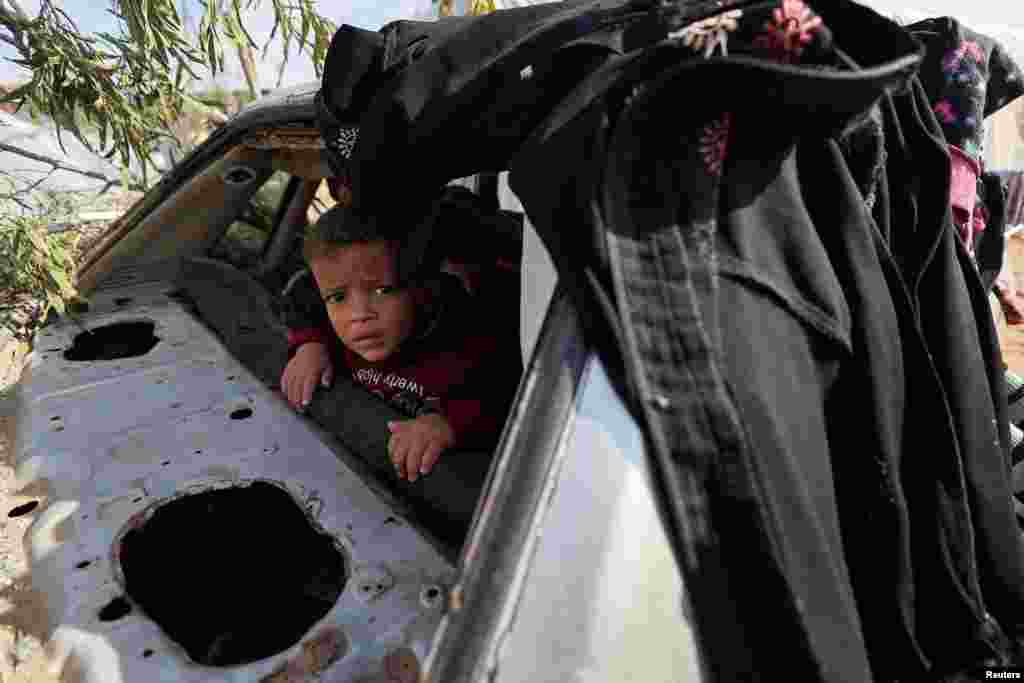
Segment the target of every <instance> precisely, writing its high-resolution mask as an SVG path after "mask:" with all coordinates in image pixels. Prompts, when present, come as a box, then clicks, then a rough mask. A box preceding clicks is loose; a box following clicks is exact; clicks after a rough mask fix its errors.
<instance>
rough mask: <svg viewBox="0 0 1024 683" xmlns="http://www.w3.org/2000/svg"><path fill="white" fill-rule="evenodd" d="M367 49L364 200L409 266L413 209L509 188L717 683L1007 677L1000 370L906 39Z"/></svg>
mask: <svg viewBox="0 0 1024 683" xmlns="http://www.w3.org/2000/svg"><path fill="white" fill-rule="evenodd" d="M381 34H382V36H383V37H384V38H383V45H384V46H386V47H381V48H380V49H381V50H382V53H381V54H382V56H381V59H380V68H379V71H378V72H377V73H376V74H375V75H374V76H373V77H374V78H375V79H376V83H377V86H376V89H375V94H374V95H373V96H372V97H371V98H369V100H368V101H367V103H366V105H365V107H366V108H365V111H361V112H359V117H358V118H359V126H360V133H359V139H358V141H357V142H356V144H355V146H354V148H353V150H352V154H351V157H350V159H349V160H348V167H347V168H348V174H349V176H350V180H351V183H352V188H353V202H354V205H355V206H356V207H357V208H358V209H359V210H360V211H368V212H373V213H376V214H379V215H382V216H385V215H387V216H404V219H403V220H396V221H395V223H394V224H395V225H396V226H397V225H401V226H413V227H412V228H410V229H409V230H408V232H407V234H406V235H405V238H406V240H407V244H408V245H409V247H408V254H407V255H406V256H405V261H404V265H403V267H404V268H415V263H416V260H417V259H418V258H419V256H417V254H420V253H424V252H427V251H429V249H426V248H425V245H429V243H430V242H431V240H434V239H438V235H437V233H439V232H440V231H442V230H443V229H444V225H443V224H442V223H441V222H436V221H431V220H430V218H429V217H428V218H427V219H423V220H420V219H417V218H416V215H417V212H419V213H420V214H423V213H427V211H426V208H425V207H427V206H429V202H428V198H429V197H431V196H436V194H437V191H438V189H439V188H440V187H441V186H442V185H443V184H445V183H447V182H449V181H450V180H452V179H454V178H457V177H462V176H466V175H470V174H472V173H476V172H484V171H499V170H505V169H507V170H509V171H510V179H511V185H512V188H513V190H514V191H515V193H516V194H517V196H518V197H519V199H520V200H521V201H522V203H523V206H524V207H525V209H526V212H527V215H528V217H529V219H530V221H531V222H532V224H533V226H534V227H535V228H536V230H537V232H538V233H539V235H540V236H541V238H542V240H543V241H544V244H545V246H546V247H547V249H548V251H549V252H550V254H551V256H552V258H553V260H554V263H555V265H556V267H557V269H558V273H559V278H560V282H561V283H562V284H563V286H565V287H566V289H567V290H568V292H569V294H570V296H571V298H572V301H573V304H574V306H575V308H576V310H577V312H578V313H579V317H580V320H581V322H582V324H583V326H584V329H585V332H586V334H587V336H588V339H589V341H590V343H591V344H593V345H594V347H595V348H596V349H597V350H598V352H599V353H600V354H601V356H602V358H603V360H604V361H605V363H606V365H607V366H608V368H609V376H610V377H611V379H612V382H613V384H614V386H615V387H616V389H617V390H618V391H619V392H620V394H621V395H622V396H623V397H624V399H625V401H626V403H627V405H628V406H629V408H630V410H631V411H632V414H633V415H634V417H635V418H636V419H637V421H638V423H639V425H640V427H641V429H642V431H643V433H644V437H645V443H646V446H647V458H648V463H649V466H650V471H651V473H652V481H653V485H654V488H655V493H656V495H657V499H658V501H659V504H660V506H661V510H662V513H663V518H664V520H665V522H666V528H667V532H668V535H669V537H670V540H671V541H672V543H673V548H674V552H675V556H676V559H677V562H678V565H679V568H680V571H681V573H682V575H683V578H684V581H685V585H686V589H687V592H688V595H689V599H690V602H691V604H692V608H693V609H692V614H693V615H694V620H695V624H696V627H697V635H698V643H699V647H700V649H701V653H702V661H703V666H704V669H705V671H706V673H707V674H708V675H709V680H715V681H736V680H776V679H780V680H801V681H803V680H808V681H809V680H819V681H868V680H877V681H897V680H900V681H906V680H957V679H958V677H959V676H962V675H964V673H965V672H970V671H973V670H974V669H976V668H977V667H980V666H983V665H998V664H1011V663H1015V664H1019V663H1021V657H1020V648H1019V645H1018V643H1017V641H1018V639H1019V638H1020V637H1021V636H1022V635H1024V634H1021V625H1020V623H1019V621H1020V620H1019V618H1018V617H1016V616H1015V615H1017V614H1020V613H1022V612H1021V611H1020V608H1021V607H1022V605H1020V604H1019V603H1020V602H1021V600H1020V597H1019V590H1017V589H1014V588H1013V586H1018V587H1019V586H1024V564H1022V562H1021V561H1020V558H1021V557H1022V555H1021V552H1020V548H1021V546H1020V535H1019V533H1018V532H1017V530H1016V524H1015V522H1014V520H1013V515H1012V508H1011V507H1010V506H1011V498H1010V486H1009V470H1008V467H1007V466H1005V464H1006V453H1005V452H1004V451H1005V448H1004V445H1005V439H1004V438H1003V436H1004V435H1003V434H1002V433H1000V429H999V427H998V426H997V424H998V422H999V420H1000V419H1001V416H1005V398H1002V399H1000V396H999V392H998V391H997V389H996V387H997V385H996V379H997V378H998V373H997V372H996V371H995V370H994V368H996V367H997V366H999V367H1000V370H1001V360H1000V358H999V349H998V345H997V344H995V341H994V335H993V332H992V327H991V319H990V318H988V319H986V318H985V316H984V315H983V314H982V305H983V304H984V292H983V289H982V286H981V283H980V280H979V279H978V276H977V273H976V271H975V270H974V269H973V266H972V265H970V263H969V260H968V259H967V256H966V253H965V252H963V249H962V245H961V248H959V249H958V247H957V243H956V240H955V236H954V233H953V227H952V223H951V218H950V212H949V207H948V200H949V158H948V156H947V155H946V154H945V151H944V148H943V144H944V143H943V140H942V136H943V133H942V129H941V127H940V126H939V124H938V123H937V121H936V119H935V116H934V114H933V113H932V110H931V107H930V105H929V104H928V100H927V97H926V95H925V93H924V90H923V88H922V86H921V83H920V80H919V79H918V78H917V76H916V73H917V70H918V68H919V67H920V64H921V62H922V57H923V49H922V47H921V45H920V43H918V42H917V41H916V40H914V39H913V38H912V37H911V36H910V34H908V33H907V32H906V31H905V30H904V29H902V28H900V27H899V26H898V25H896V24H895V23H894V22H892V21H890V20H888V19H886V18H884V17H882V16H880V15H878V14H877V13H875V12H873V11H872V10H870V9H867V8H865V7H862V6H860V5H858V4H856V3H854V2H849V1H847V0H816V1H812V2H810V3H809V4H805V3H804V2H803V1H802V0H773V1H771V2H757V3H752V2H740V1H733V2H721V1H718V0H716V1H715V2H682V3H675V4H666V5H656V4H655V3H651V2H640V1H637V2H632V3H627V2H621V1H619V2H614V1H604V2H571V3H553V4H550V5H541V6H535V7H530V8H522V9H516V10H505V11H499V12H495V13H492V14H490V15H488V16H485V17H481V18H476V19H468V18H459V19H449V20H441V21H439V22H436V23H431V24H419V23H416V22H397V23H395V24H391V25H389V26H387V27H385V28H384V29H382V31H381ZM324 87H325V89H328V88H330V87H331V83H330V82H328V81H325V85H324ZM865 130H867V131H868V132H867V133H866V134H864V131H865ZM858 136H859V137H858ZM851 140H862V141H866V143H865V144H867V147H866V148H862V147H858V146H857V144H859V143H857V144H853V145H851V144H850V141H851ZM864 149H866V150H867V151H866V152H864V153H857V152H858V150H860V151H862V152H863V151H864ZM915 169H917V170H915ZM396 197H401V199H402V201H401V202H397V201H396ZM396 205H401V206H400V210H401V211H402V212H404V213H403V214H397V213H396V211H398V210H399V209H396ZM526 267H527V268H528V267H529V266H528V265H527V266H526ZM985 305H986V307H987V304H985ZM986 310H987V309H986ZM1001 400H1002V402H1003V405H1002V406H1001V405H1000V401H1001ZM972 406H973V407H972ZM1004 422H1005V420H1004Z"/></svg>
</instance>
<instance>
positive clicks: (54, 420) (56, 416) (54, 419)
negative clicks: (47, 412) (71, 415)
mask: <svg viewBox="0 0 1024 683" xmlns="http://www.w3.org/2000/svg"><path fill="white" fill-rule="evenodd" d="M59 419H60V415H54V416H53V417H51V418H50V422H56V421H57V420H59Z"/></svg>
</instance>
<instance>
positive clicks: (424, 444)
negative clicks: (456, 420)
mask: <svg viewBox="0 0 1024 683" xmlns="http://www.w3.org/2000/svg"><path fill="white" fill-rule="evenodd" d="M388 429H389V430H390V431H391V438H390V439H389V440H388V455H390V456H391V462H392V463H394V465H395V471H396V472H398V476H399V478H400V479H407V480H408V481H416V480H417V479H419V477H420V475H421V474H428V473H429V472H430V470H431V468H432V467H433V466H434V463H436V462H437V459H438V458H440V457H441V452H442V451H443V450H444V449H446V448H451V447H452V446H454V445H455V432H453V431H452V427H451V425H450V424H448V420H446V419H445V418H444V416H442V415H437V414H434V415H423V416H420V417H417V418H416V419H415V420H401V421H399V422H388Z"/></svg>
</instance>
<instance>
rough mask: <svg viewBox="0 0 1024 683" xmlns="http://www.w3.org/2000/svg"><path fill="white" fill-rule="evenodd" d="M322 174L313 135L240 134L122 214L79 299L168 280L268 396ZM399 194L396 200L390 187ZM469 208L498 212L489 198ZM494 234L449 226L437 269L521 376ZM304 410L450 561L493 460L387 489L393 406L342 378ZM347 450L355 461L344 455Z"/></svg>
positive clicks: (322, 188)
mask: <svg viewBox="0 0 1024 683" xmlns="http://www.w3.org/2000/svg"><path fill="white" fill-rule="evenodd" d="M331 177H332V173H331V170H330V167H329V166H328V164H327V163H326V161H325V158H324V156H323V150H322V146H321V145H320V144H319V132H318V131H317V130H316V129H312V128H310V129H305V130H303V129H298V128H289V129H286V130H279V131H263V132H262V133H259V134H256V135H250V136H249V137H247V138H246V139H245V140H243V141H242V142H241V144H235V145H234V146H233V147H230V148H228V149H227V150H226V152H225V153H222V154H221V155H220V156H219V158H217V159H214V160H212V161H211V162H210V163H207V164H205V167H200V168H199V170H198V172H195V173H194V174H193V175H192V177H191V178H189V179H188V180H187V181H186V182H183V183H180V184H179V187H178V189H177V190H175V191H174V192H173V194H171V195H170V196H169V197H167V198H166V199H165V200H164V201H162V202H161V203H160V206H159V207H157V208H156V210H155V211H150V212H149V214H148V215H147V216H145V217H144V218H143V219H142V220H141V221H135V222H134V224H133V223H132V221H131V217H132V215H133V213H134V212H136V211H141V210H145V207H141V206H137V207H135V208H134V209H133V210H132V211H129V213H128V214H127V216H126V219H125V223H123V224H122V226H121V227H120V228H115V229H114V230H112V231H111V234H110V236H109V237H108V238H107V239H106V240H105V242H104V243H102V244H100V245H99V246H98V247H97V248H96V249H95V250H94V251H93V252H92V254H91V255H90V257H89V259H88V261H87V262H86V263H85V264H84V266H83V267H82V269H81V275H80V282H81V288H82V289H83V291H86V292H88V291H90V290H95V291H102V290H104V289H107V288H114V287H124V286H129V285H134V284H141V283H144V282H152V281H153V280H164V281H168V282H172V283H174V285H175V290H174V292H173V296H174V297H175V298H177V299H178V300H179V301H180V302H182V303H183V304H185V305H186V306H188V307H189V309H190V310H191V311H192V312H193V314H194V315H195V316H196V317H197V318H198V319H199V320H201V321H202V322H203V324H205V325H206V326H207V327H209V328H210V329H211V330H213V331H214V333H215V334H216V335H217V336H218V337H219V339H220V340H221V342H222V343H223V344H224V345H225V346H226V347H227V348H228V350H229V351H230V352H231V353H232V355H234V356H235V358H236V359H237V360H238V361H239V362H241V363H242V364H243V365H245V366H246V367H247V369H248V370H249V371H250V372H252V373H253V374H254V375H255V376H256V377H257V378H258V379H259V380H260V381H261V382H262V383H264V384H265V385H266V386H267V387H268V388H270V389H271V390H275V391H279V382H280V377H281V373H282V371H283V369H284V367H285V365H286V363H287V360H288V350H287V344H286V329H285V328H284V326H283V324H282V322H281V317H280V312H281V293H282V291H283V289H284V288H285V286H286V285H287V283H288V282H289V280H290V279H291V278H292V277H293V276H295V275H296V274H297V273H299V272H300V271H302V270H303V269H304V268H305V263H304V262H303V258H302V236H303V231H304V230H305V228H306V226H307V225H309V224H311V223H312V222H313V221H315V220H316V219H317V218H318V217H319V216H320V215H321V214H322V213H324V212H325V211H326V210H327V209H329V208H330V207H331V206H333V205H334V204H335V203H336V201H337V199H336V198H335V196H334V195H335V194H337V187H338V186H337V184H336V183H331V182H329V180H330V179H331ZM473 180H474V179H468V181H467V182H465V183H463V186H464V185H465V184H476V185H478V186H482V187H484V188H486V189H488V190H490V191H491V192H495V191H496V190H495V187H494V184H493V183H487V182H483V183H474V182H473ZM332 185H333V186H334V190H335V191H334V192H333V193H332V188H331V186H332ZM459 191H463V192H468V190H459ZM396 192H397V193H398V194H399V195H400V193H401V190H400V189H396ZM478 197H479V196H478ZM396 199H399V200H400V197H397V198H396ZM477 203H478V204H480V205H483V206H486V207H493V209H491V210H493V211H494V212H497V208H496V207H497V196H496V194H495V195H494V196H488V197H486V198H479V201H478V202H477ZM485 213H486V212H485ZM504 214H506V215H505V217H506V218H512V219H515V218H516V217H517V216H516V215H515V214H514V213H513V212H504ZM485 222H486V221H485ZM492 223H493V222H492ZM500 224H501V225H502V226H503V227H502V230H503V231H504V232H505V234H504V235H501V236H497V237H499V238H497V239H496V236H495V235H493V234H487V230H488V228H489V226H488V225H483V226H480V225H477V226H472V225H470V226H467V225H459V226H452V228H451V230H452V235H451V237H452V239H449V240H446V241H445V243H446V244H451V245H453V246H452V253H450V254H448V255H447V258H446V260H445V261H444V263H445V266H444V270H446V271H448V272H450V273H452V274H454V275H457V276H458V277H459V278H460V279H461V280H462V282H463V284H464V286H466V288H467V290H469V291H470V293H471V295H472V296H474V297H484V298H485V301H486V304H487V308H488V309H489V310H493V311H495V312H497V313H498V314H497V315H495V316H494V322H493V324H495V325H499V326H500V327H499V328H498V329H499V331H500V332H499V333H500V334H501V335H502V337H503V338H506V337H507V339H508V340H509V342H510V344H509V348H510V349H514V353H512V354H510V362H515V363H517V364H518V369H519V372H520V373H521V372H522V367H523V363H522V358H521V355H520V353H519V325H520V316H519V278H520V275H519V266H520V259H521V254H522V247H521V243H522V242H521V241H522V235H521V222H520V223H519V224H518V225H519V226H520V227H519V230H520V233H519V234H518V235H514V234H513V235H510V234H508V233H509V229H508V226H509V225H513V226H514V225H516V223H515V220H512V221H502V222H500ZM128 225H131V227H130V228H128V227H127V226H128ZM442 227H444V226H442ZM513 232H514V231H513ZM467 235H469V236H472V237H473V239H467ZM470 242H471V243H476V244H486V245H487V247H488V248H487V249H486V250H484V251H486V254H487V256H486V259H485V260H483V261H482V262H474V260H475V259H476V257H477V256H478V255H479V253H480V252H479V250H474V249H467V248H466V246H465V245H466V244H467V243H470ZM496 245H498V246H496ZM496 248H497V249H498V253H496V252H495V249H496ZM306 414H307V417H308V418H309V419H310V420H312V421H313V422H314V423H315V425H316V427H317V428H318V429H321V430H324V431H325V432H327V433H328V434H329V436H330V437H331V439H333V440H334V441H335V442H336V443H338V444H340V445H341V446H342V448H339V449H337V450H336V452H337V453H338V455H339V457H341V458H342V459H343V460H344V461H345V462H346V464H347V465H349V466H350V467H351V468H352V469H353V470H355V471H356V472H357V473H358V474H359V475H360V476H361V477H362V478H363V479H364V480H365V481H366V482H367V484H368V485H369V486H371V487H372V488H374V490H376V491H378V492H379V493H380V495H383V496H387V497H388V498H389V499H391V500H393V501H395V502H397V503H398V504H399V505H400V506H402V507H404V508H405V509H406V511H407V513H408V516H409V519H410V521H412V522H413V523H414V524H415V525H417V526H419V527H420V528H421V529H422V530H423V531H425V532H426V533H427V534H428V535H429V536H430V537H431V538H432V539H433V540H435V541H436V542H437V543H438V545H439V546H440V549H441V550H442V552H443V554H444V555H446V556H447V557H449V558H450V559H453V560H454V559H455V558H457V556H458V552H459V548H460V547H461V544H462V542H463V540H464V538H465V534H466V532H467V530H468V528H469V524H470V522H471V520H472V517H473V513H474V510H475V508H476V503H477V498H478V496H479V493H480V491H481V490H482V488H483V484H484V480H485V479H486V476H487V472H488V469H489V464H490V461H491V456H493V454H485V455H486V457H467V458H466V460H467V461H468V460H472V461H473V462H474V463H476V464H475V465H474V468H475V469H473V468H471V469H473V471H470V472H467V471H466V470H465V469H463V470H461V471H459V472H458V473H454V472H447V471H446V470H445V468H442V467H436V468H435V470H434V471H433V472H432V473H431V475H430V476H428V477H424V478H422V479H420V480H418V481H417V482H415V483H409V482H405V481H402V480H396V477H394V474H393V470H392V468H391V467H390V464H389V463H383V464H380V463H379V462H376V461H374V458H375V457H376V458H377V459H378V461H379V459H380V457H381V456H382V455H384V454H386V442H387V434H388V430H387V429H386V422H388V421H389V420H393V419H401V418H402V417H403V416H402V415H401V414H400V413H399V412H398V411H397V409H396V408H395V407H393V406H391V405H389V404H387V403H385V402H384V401H382V400H381V399H379V398H377V397H376V396H374V395H372V394H370V393H369V392H367V391H365V390H363V389H361V388H360V387H357V386H356V385H355V384H353V383H351V382H349V381H336V382H335V383H334V385H333V386H332V387H331V388H330V389H328V390H319V391H318V396H317V397H315V398H314V401H313V404H312V405H311V406H310V407H309V409H308V411H307V413H306ZM351 453H357V454H360V455H361V456H362V457H361V458H353V457H352V456H351ZM368 454H376V455H368ZM384 457H385V459H386V455H384ZM378 465H380V466H378ZM452 491H459V492H460V494H459V495H452Z"/></svg>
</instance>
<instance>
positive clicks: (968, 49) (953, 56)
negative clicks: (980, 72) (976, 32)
mask: <svg viewBox="0 0 1024 683" xmlns="http://www.w3.org/2000/svg"><path fill="white" fill-rule="evenodd" d="M968 55H970V57H971V58H972V59H973V60H974V61H975V62H977V63H979V64H981V63H982V62H984V61H985V52H984V51H983V50H982V49H981V47H979V46H978V44H977V43H975V42H974V41H973V40H965V41H964V42H962V43H960V47H958V48H957V49H955V50H953V51H951V52H950V53H949V54H948V55H947V56H946V61H945V62H943V64H942V68H943V70H944V71H956V70H957V69H958V68H959V67H960V65H961V64H962V63H963V61H964V57H967V56H968Z"/></svg>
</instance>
